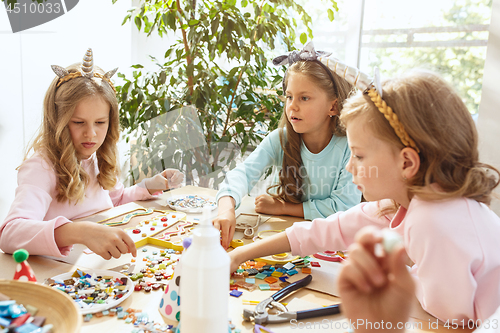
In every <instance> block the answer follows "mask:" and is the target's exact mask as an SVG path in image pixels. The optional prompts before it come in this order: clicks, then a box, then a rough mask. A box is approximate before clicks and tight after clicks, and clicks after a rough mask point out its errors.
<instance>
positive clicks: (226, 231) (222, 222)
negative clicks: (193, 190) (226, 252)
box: [212, 208, 236, 249]
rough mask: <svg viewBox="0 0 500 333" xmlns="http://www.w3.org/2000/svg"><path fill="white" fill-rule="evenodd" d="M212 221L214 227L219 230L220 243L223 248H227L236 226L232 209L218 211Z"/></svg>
mask: <svg viewBox="0 0 500 333" xmlns="http://www.w3.org/2000/svg"><path fill="white" fill-rule="evenodd" d="M219 209H220V208H219ZM212 223H213V225H214V227H215V228H216V229H219V230H220V231H221V237H222V239H221V245H222V247H223V248H224V249H227V248H228V247H229V244H231V240H232V239H233V235H234V229H235V227H236V216H235V214H234V209H232V210H228V211H225V212H222V213H219V215H217V217H216V218H215V219H214V220H213V221H212Z"/></svg>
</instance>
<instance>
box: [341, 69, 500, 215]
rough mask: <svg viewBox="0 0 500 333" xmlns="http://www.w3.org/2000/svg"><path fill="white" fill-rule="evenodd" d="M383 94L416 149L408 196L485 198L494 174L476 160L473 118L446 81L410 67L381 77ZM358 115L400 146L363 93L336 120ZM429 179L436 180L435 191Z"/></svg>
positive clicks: (493, 184)
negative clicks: (391, 76) (416, 166)
mask: <svg viewBox="0 0 500 333" xmlns="http://www.w3.org/2000/svg"><path fill="white" fill-rule="evenodd" d="M383 99H384V101H385V102H386V103H387V105H389V106H390V107H391V108H392V109H393V110H394V112H395V113H396V114H397V116H398V118H399V121H400V122H401V123H402V125H403V126H404V128H405V129H406V131H407V132H408V135H409V136H410V137H411V138H413V140H414V141H415V144H416V146H417V147H418V149H419V150H420V153H419V156H420V168H419V170H418V172H417V173H416V175H415V176H414V177H412V178H411V179H408V181H407V185H408V197H409V198H412V197H413V196H414V195H418V196H419V198H422V199H423V200H440V199H448V198H455V197H466V198H470V199H474V200H476V201H478V202H483V203H485V204H489V203H490V202H491V196H492V191H493V189H494V188H495V187H496V186H498V184H499V176H500V173H499V171H498V170H497V169H496V168H494V167H493V166H491V165H487V164H483V163H480V162H479V152H478V148H477V146H478V135H477V131H476V126H475V124H474V121H473V120H472V117H471V114H470V113H469V111H468V110H467V107H466V106H465V104H464V102H463V101H462V99H461V98H460V96H458V94H457V93H456V92H455V90H454V89H453V88H452V87H451V86H450V85H449V84H448V83H447V82H446V81H444V80H443V79H442V78H441V77H440V76H438V75H437V74H435V73H431V72H426V71H411V72H409V73H407V74H405V75H403V76H401V77H398V78H394V79H390V80H387V81H385V82H384V84H383ZM361 116H363V119H364V120H365V121H366V123H367V124H368V126H369V127H370V128H371V130H372V131H373V133H374V134H375V135H376V136H377V137H378V138H380V139H382V140H385V141H387V142H389V143H391V144H393V145H394V146H396V147H398V148H399V149H403V148H404V147H405V146H404V145H403V144H402V143H401V141H400V138H399V137H398V136H397V135H396V133H395V131H394V129H393V128H392V127H391V125H390V124H389V122H388V121H387V120H386V119H385V117H384V115H383V114H382V113H381V112H380V111H379V110H378V108H377V107H376V106H375V104H374V103H373V102H372V101H371V100H370V97H369V96H367V95H366V94H363V95H357V96H355V97H352V98H350V99H349V100H347V101H346V103H345V105H344V111H343V112H342V114H341V116H340V120H341V122H342V123H343V124H344V125H346V124H348V123H349V122H351V121H353V120H354V119H357V118H359V117H361ZM490 171H492V172H494V173H495V174H496V175H493V174H490ZM431 184H437V185H438V186H439V187H440V189H441V190H436V189H434V188H433V187H431V186H429V185H431ZM395 208H396V207H395Z"/></svg>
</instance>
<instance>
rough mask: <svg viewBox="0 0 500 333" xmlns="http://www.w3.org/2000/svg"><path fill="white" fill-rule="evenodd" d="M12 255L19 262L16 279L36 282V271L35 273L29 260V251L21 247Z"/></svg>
mask: <svg viewBox="0 0 500 333" xmlns="http://www.w3.org/2000/svg"><path fill="white" fill-rule="evenodd" d="M12 257H13V258H14V260H15V261H16V262H17V267H16V273H15V274H14V280H19V281H31V282H36V277H35V273H33V270H32V269H31V266H30V265H29V264H28V261H27V260H28V257H29V253H28V251H26V250H25V249H19V250H17V251H15V252H14V253H13V254H12Z"/></svg>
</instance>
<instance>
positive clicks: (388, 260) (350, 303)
mask: <svg viewBox="0 0 500 333" xmlns="http://www.w3.org/2000/svg"><path fill="white" fill-rule="evenodd" d="M381 242H382V233H381V231H380V230H377V229H375V228H373V227H365V228H363V229H361V230H360V231H359V232H358V233H357V234H356V242H355V243H354V244H352V245H351V246H350V247H349V259H348V260H347V261H346V262H345V265H344V267H343V268H342V270H341V272H340V275H339V278H338V288H339V293H340V298H341V299H342V311H343V313H344V314H345V315H346V317H347V318H349V319H350V320H351V322H352V323H356V322H357V321H358V319H359V320H360V321H361V320H364V322H365V323H366V322H372V323H379V324H380V323H381V322H382V321H383V322H384V323H385V324H387V323H388V322H390V323H392V328H393V329H395V328H397V324H398V323H403V324H402V325H403V326H402V327H403V328H404V323H405V322H406V321H407V320H408V317H409V315H410V309H411V303H412V300H413V298H414V289H415V283H414V282H413V278H412V277H411V275H410V273H409V272H408V270H407V268H406V265H405V259H406V252H405V249H404V247H403V246H401V245H397V246H396V248H395V249H394V250H393V251H392V252H391V253H389V254H387V253H384V254H383V256H382V257H377V256H376V255H375V245H376V244H378V243H381ZM384 327H387V326H384ZM356 328H357V329H355V331H356V332H363V331H370V330H369V329H365V330H364V329H363V327H356ZM397 331H398V330H395V332H397ZM401 331H404V329H403V330H401Z"/></svg>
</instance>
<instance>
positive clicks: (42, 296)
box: [0, 280, 82, 333]
mask: <svg viewBox="0 0 500 333" xmlns="http://www.w3.org/2000/svg"><path fill="white" fill-rule="evenodd" d="M0 293H2V294H4V295H7V296H8V297H10V298H11V299H13V300H16V301H17V303H20V304H29V305H32V306H34V307H36V308H38V313H37V314H36V315H37V316H41V317H45V318H47V319H46V321H45V324H52V325H54V328H53V332H54V333H78V332H80V327H81V326H82V315H81V314H80V312H79V311H78V308H77V306H76V303H75V302H74V301H73V300H72V299H71V298H70V297H69V296H67V295H66V294H64V293H63V292H61V291H59V290H56V289H52V288H50V287H47V286H44V285H40V284H37V283H33V282H23V281H16V280H0Z"/></svg>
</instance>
